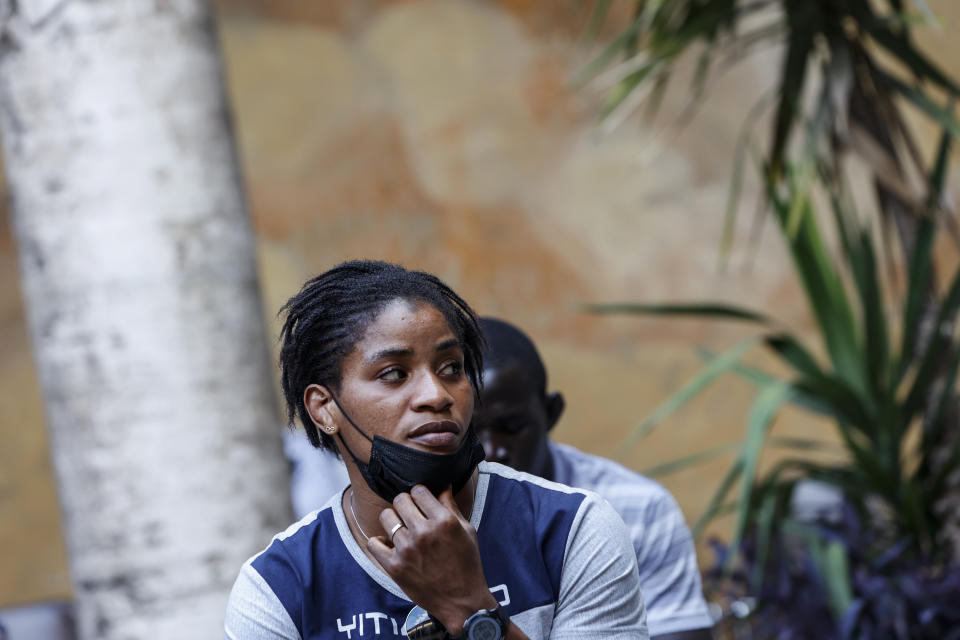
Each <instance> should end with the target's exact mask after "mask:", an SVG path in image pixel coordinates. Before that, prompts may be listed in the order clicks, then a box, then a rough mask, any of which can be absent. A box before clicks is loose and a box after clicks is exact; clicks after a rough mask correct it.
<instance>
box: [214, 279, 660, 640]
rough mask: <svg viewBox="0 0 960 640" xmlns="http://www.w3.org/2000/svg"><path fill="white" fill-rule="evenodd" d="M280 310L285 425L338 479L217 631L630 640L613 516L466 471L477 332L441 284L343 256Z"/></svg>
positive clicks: (264, 558)
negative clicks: (340, 485)
mask: <svg viewBox="0 0 960 640" xmlns="http://www.w3.org/2000/svg"><path fill="white" fill-rule="evenodd" d="M284 311H285V312H286V318H285V323H284V326H283V331H282V336H281V339H282V348H281V354H280V365H281V369H282V385H283V391H284V396H285V399H286V403H287V408H288V413H289V417H290V419H291V421H292V420H293V419H294V417H296V418H298V419H299V421H300V422H301V424H302V425H303V426H304V428H305V430H306V432H307V434H308V436H309V438H310V440H311V442H312V443H313V445H314V446H317V447H320V448H324V449H328V450H332V451H336V452H338V453H339V454H340V455H342V456H343V458H344V462H345V464H346V466H347V472H348V474H349V476H350V480H351V485H350V486H349V487H347V488H346V489H345V490H344V491H343V492H342V493H340V494H338V495H337V496H335V497H334V498H333V499H331V501H330V502H328V503H327V505H326V507H325V508H323V509H321V510H319V511H317V512H315V513H313V514H310V515H308V516H307V517H305V518H304V519H302V520H301V521H300V522H298V523H296V524H294V525H292V526H291V527H290V528H288V529H287V530H286V531H284V532H283V533H281V534H278V535H277V536H276V537H275V538H274V540H273V541H272V542H271V544H270V545H269V546H268V547H267V548H266V549H265V550H264V551H262V552H261V553H260V554H258V555H256V556H254V557H253V558H251V559H250V560H249V561H247V563H245V564H244V566H243V567H242V569H241V571H240V575H239V577H238V578H237V581H236V584H235V585H234V588H233V592H232V593H231V596H230V603H229V605H228V608H227V616H226V623H225V633H226V637H227V638H230V639H231V640H234V639H236V640H248V639H258V640H259V639H265V638H270V639H274V638H284V639H286V638H295V639H299V638H303V639H305V640H306V639H308V638H345V639H346V640H354V638H357V639H360V638H369V637H378V636H380V637H396V636H399V637H403V635H404V631H405V630H404V627H405V626H406V627H407V630H409V631H410V637H431V638H433V637H437V638H444V637H454V638H461V637H462V638H483V639H489V640H496V639H498V638H509V639H510V640H519V639H521V638H547V637H550V638H577V640H581V639H582V638H583V637H590V638H604V637H617V638H647V634H646V621H645V615H644V609H643V603H642V600H641V597H640V590H639V583H638V577H637V567H636V561H635V556H634V553H633V549H632V547H631V545H630V542H629V539H628V537H627V534H626V530H625V527H624V525H623V523H622V521H620V519H619V518H618V516H617V515H616V514H615V513H614V512H613V510H612V509H611V508H610V507H609V506H608V505H607V504H606V503H604V502H603V501H602V500H600V499H598V498H597V497H596V496H595V495H593V494H590V493H588V492H584V491H579V490H575V489H570V488H568V487H564V486H562V485H557V484H553V483H549V482H546V481H544V480H540V479H539V478H535V477H533V476H529V475H526V474H523V473H519V472H516V471H513V470H511V469H509V468H507V467H504V466H501V465H496V464H490V463H486V462H482V460H483V448H482V446H481V445H480V442H479V440H478V438H477V436H476V434H475V433H474V431H473V429H472V427H471V418H472V416H473V409H474V405H475V403H476V398H477V391H478V389H479V387H480V383H481V381H480V372H481V371H482V355H481V350H482V342H483V339H482V337H481V333H480V330H479V327H478V325H477V319H476V316H475V314H474V313H473V311H472V310H471V309H470V307H469V306H468V305H467V304H466V302H464V301H463V300H462V299H461V298H460V297H459V296H458V295H457V294H456V293H455V292H454V291H453V290H451V289H450V288H449V287H447V286H446V285H445V284H444V283H442V282H441V281H440V280H439V279H437V278H436V277H435V276H432V275H430V274H426V273H422V272H418V271H408V270H406V269H404V268H402V267H399V266H396V265H391V264H386V263H383V262H371V261H353V262H347V263H344V264H341V265H339V266H338V267H335V268H334V269H331V270H330V271H327V272H326V273H323V274H321V275H319V276H317V277H316V278H313V279H312V280H310V281H308V282H307V283H306V284H305V285H304V286H303V288H302V289H301V291H300V292H299V293H298V294H297V295H296V296H294V297H293V298H291V299H290V300H289V301H288V302H287V304H286V305H285V307H284ZM418 634H419V635H418Z"/></svg>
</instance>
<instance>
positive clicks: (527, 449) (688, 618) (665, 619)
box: [474, 318, 713, 640]
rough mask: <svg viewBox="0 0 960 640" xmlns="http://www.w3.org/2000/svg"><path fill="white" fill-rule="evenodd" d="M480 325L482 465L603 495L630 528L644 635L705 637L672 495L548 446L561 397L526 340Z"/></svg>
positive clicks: (477, 421)
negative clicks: (484, 462) (482, 342)
mask: <svg viewBox="0 0 960 640" xmlns="http://www.w3.org/2000/svg"><path fill="white" fill-rule="evenodd" d="M480 326H481V329H482V330H483V333H484V336H485V337H486V339H487V343H488V349H487V352H486V354H485V356H484V372H483V390H482V392H481V394H480V397H481V402H480V405H479V407H478V409H477V413H476V414H475V416H474V425H475V427H476V429H477V433H478V435H479V436H480V440H481V442H482V443H483V446H484V449H485V451H486V456H487V460H488V461H491V462H499V463H501V464H505V465H509V466H511V467H513V468H515V469H519V470H520V471H526V472H528V473H532V474H534V475H538V476H540V477H543V478H546V479H547V480H553V481H554V482H560V483H562V484H566V485H569V486H572V487H579V488H583V489H589V490H591V491H595V492H597V493H599V494H600V495H601V496H603V497H604V498H606V499H607V501H608V502H610V504H611V505H613V508H614V509H616V511H617V513H619V514H620V517H621V518H623V520H624V522H626V524H627V528H628V529H629V531H630V536H631V538H632V541H633V547H634V551H635V552H636V554H637V563H638V565H639V568H640V584H641V588H642V589H643V599H644V601H645V602H646V606H647V624H648V626H649V630H650V637H651V638H653V639H654V640H708V639H709V638H711V637H712V636H711V633H710V627H711V626H712V624H713V621H712V618H711V617H710V614H709V611H708V609H707V604H706V601H705V600H704V598H703V592H702V590H701V586H700V573H699V570H698V568H697V559H696V552H695V550H694V546H693V538H692V536H691V535H690V530H689V528H688V527H687V524H686V521H685V520H684V517H683V513H682V512H681V511H680V507H679V506H678V505H677V503H676V501H675V500H674V499H673V496H671V495H670V493H669V492H668V491H667V490H666V489H664V488H663V487H662V486H660V485H659V484H657V483H656V482H654V481H653V480H650V479H649V478H646V477H644V476H641V475H639V474H637V473H634V472H633V471H630V470H629V469H627V468H625V467H623V466H621V465H619V464H617V463H615V462H613V461H611V460H607V459H605V458H600V457H598V456H593V455H588V454H586V453H583V452H581V451H578V450H577V449H574V448H573V447H570V446H567V445H563V444H558V443H555V442H551V441H550V439H549V438H548V433H549V432H550V430H551V429H552V428H553V427H554V425H556V423H557V421H558V420H559V419H560V415H561V414H562V413H563V409H564V399H563V396H562V395H561V394H560V393H559V392H556V391H554V392H550V393H548V392H547V373H546V369H545V368H544V366H543V361H542V360H541V359H540V355H539V354H538V353H537V349H536V347H535V346H534V344H533V342H532V341H531V340H530V338H528V337H527V336H526V335H525V334H524V333H523V332H522V331H520V330H519V329H518V328H516V327H514V326H513V325H511V324H509V323H507V322H504V321H503V320H498V319H496V318H482V319H481V320H480ZM583 428H589V425H584V426H583Z"/></svg>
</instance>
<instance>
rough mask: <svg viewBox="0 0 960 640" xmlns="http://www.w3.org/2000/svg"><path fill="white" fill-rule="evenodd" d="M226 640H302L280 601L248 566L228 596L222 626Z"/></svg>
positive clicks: (247, 564)
mask: <svg viewBox="0 0 960 640" xmlns="http://www.w3.org/2000/svg"><path fill="white" fill-rule="evenodd" d="M223 637H224V639H225V640H301V639H300V632H299V631H298V630H297V627H296V625H294V623H293V620H291V619H290V615H289V614H288V613H287V610H286V609H284V607H283V604H281V602H280V599H279V598H277V595H276V594H275V593H274V592H273V590H272V589H271V588H270V585H268V584H267V582H266V580H264V579H263V577H262V576H261V575H260V574H259V573H257V571H256V569H254V568H253V567H252V566H251V565H250V563H249V562H248V563H246V564H244V565H243V568H242V569H241V570H240V575H239V576H237V581H236V582H234V584H233V590H232V591H231V592H230V600H229V601H228V603H227V614H226V619H225V620H224V625H223Z"/></svg>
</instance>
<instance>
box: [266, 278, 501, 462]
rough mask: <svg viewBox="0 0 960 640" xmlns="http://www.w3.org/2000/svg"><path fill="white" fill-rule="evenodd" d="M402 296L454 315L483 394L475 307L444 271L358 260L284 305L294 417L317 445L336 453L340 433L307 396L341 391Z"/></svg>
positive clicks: (285, 384)
mask: <svg viewBox="0 0 960 640" xmlns="http://www.w3.org/2000/svg"><path fill="white" fill-rule="evenodd" d="M395 300H406V301H410V302H423V303H427V304H429V305H431V306H433V307H435V308H436V309H437V310H438V311H439V312H440V313H442V314H443V316H444V317H445V318H446V320H447V323H448V324H449V325H450V329H451V330H452V331H453V333H454V335H455V336H456V337H457V340H458V341H459V342H460V347H461V349H463V354H464V370H465V371H466V373H467V377H468V378H469V380H470V383H471V385H472V386H473V390H474V394H475V395H476V394H479V391H480V387H481V385H482V384H483V379H482V376H483V350H484V348H485V343H484V339H483V333H482V332H481V331H480V325H479V323H478V320H477V315H476V314H475V313H474V311H473V309H471V308H470V305H468V304H467V303H466V301H464V299H463V298H461V297H460V296H459V295H457V293H456V292H455V291H454V290H453V289H451V288H450V287H449V286H447V285H446V284H445V283H444V282H443V281H442V280H440V279H439V278H437V277H436V276H434V275H432V274H429V273H425V272H423V271H412V270H408V269H405V268H403V267H401V266H399V265H395V264H390V263H387V262H380V261H375V260H351V261H349V262H344V263H342V264H339V265H337V266H336V267H334V268H332V269H330V270H329V271H325V272H324V273H321V274H320V275H318V276H315V277H313V278H311V279H310V280H308V281H307V282H306V283H304V285H303V287H301V289H300V291H299V292H298V293H297V294H296V295H295V296H293V297H292V298H290V299H289V300H288V301H287V303H286V304H285V305H283V307H282V308H281V309H280V315H285V317H284V321H283V328H282V329H281V331H280V358H279V364H280V374H281V375H280V382H281V387H282V389H283V396H284V400H285V402H286V405H287V421H288V422H289V423H290V424H291V425H293V424H294V421H295V419H299V421H300V424H301V425H302V426H303V428H304V431H306V433H307V437H308V438H309V439H310V442H311V443H312V444H313V446H315V447H318V448H323V449H327V450H329V451H334V452H336V447H335V446H334V443H333V438H332V437H330V436H329V435H327V434H325V433H323V432H321V431H319V430H318V429H317V428H316V427H315V426H314V424H313V421H312V420H311V419H310V414H309V412H308V411H307V407H306V405H305V404H304V402H303V394H304V391H305V390H306V388H307V387H308V386H309V385H311V384H320V385H324V386H327V387H329V388H331V389H333V391H335V392H339V391H340V382H341V378H340V375H341V371H340V365H341V363H342V362H343V359H344V357H346V356H347V354H349V353H350V351H351V350H352V349H353V347H354V346H355V345H356V344H357V342H359V341H360V340H361V339H362V338H363V336H364V333H365V332H366V330H367V327H368V326H369V325H370V323H371V322H373V321H374V320H375V319H376V317H377V316H378V315H379V314H380V312H381V311H383V309H384V308H385V307H386V306H387V305H389V304H390V303H391V302H393V301H395Z"/></svg>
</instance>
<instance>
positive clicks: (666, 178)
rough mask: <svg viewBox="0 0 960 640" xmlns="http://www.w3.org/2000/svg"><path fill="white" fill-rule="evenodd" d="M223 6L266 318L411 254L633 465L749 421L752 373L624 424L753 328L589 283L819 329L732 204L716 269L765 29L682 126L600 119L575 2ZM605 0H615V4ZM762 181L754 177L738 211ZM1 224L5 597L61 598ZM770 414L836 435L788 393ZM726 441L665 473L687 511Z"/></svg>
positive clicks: (437, 0)
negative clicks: (538, 368) (653, 312)
mask: <svg viewBox="0 0 960 640" xmlns="http://www.w3.org/2000/svg"><path fill="white" fill-rule="evenodd" d="M931 4H932V5H933V6H934V8H935V10H936V11H938V13H939V14H940V15H942V16H943V18H944V22H945V25H944V28H943V30H942V32H939V33H937V32H930V34H929V37H925V38H924V45H925V46H927V47H929V48H930V49H931V50H932V52H933V53H934V55H935V56H937V57H938V59H940V60H941V61H942V62H943V64H944V65H945V66H946V67H947V68H948V69H949V70H950V71H951V72H952V73H953V74H954V76H960V56H958V55H957V54H958V52H960V49H958V48H957V45H956V43H955V42H952V41H951V38H950V34H951V33H952V34H956V33H957V28H958V26H957V25H956V22H957V21H960V9H958V8H957V7H956V5H955V4H953V3H951V2H950V1H949V0H940V1H939V2H931ZM219 9H220V15H221V34H222V44H223V49H224V53H225V57H226V61H227V69H228V76H229V82H230V91H231V94H232V98H233V103H234V109H235V116H236V126H237V133H238V137H239V142H240V148H241V153H242V160H243V164H244V167H245V173H246V179H247V185H248V190H249V196H250V202H251V208H252V215H253V221H254V226H255V229H256V233H257V237H258V243H259V260H260V266H261V274H262V281H263V290H264V299H265V301H266V306H267V308H266V309H265V317H266V319H267V321H268V322H270V323H271V327H273V329H274V332H275V329H276V327H275V324H274V314H275V313H276V311H277V309H278V308H279V306H280V305H281V304H282V303H283V301H284V300H285V299H286V298H287V296H289V295H290V294H291V293H293V292H294V291H295V289H296V288H297V287H298V286H299V284H300V283H301V282H302V281H303V280H304V279H305V278H307V277H308V276H309V275H311V274H314V273H316V272H318V271H320V270H323V269H326V268H328V267H330V266H332V265H334V264H336V263H337V262H339V261H342V260H345V259H349V258H355V257H370V258H382V259H387V260H394V261H400V262H403V263H404V264H406V265H408V266H410V267H416V268H422V269H426V270H429V271H433V272H435V273H437V274H438V275H440V276H441V277H442V278H444V279H445V280H447V281H448V282H449V283H450V284H452V285H453V286H454V287H455V288H456V289H457V290H458V291H460V292H461V293H462V294H464V295H465V297H466V298H467V299H468V300H469V301H470V302H471V303H472V304H473V305H474V306H475V307H476V308H477V309H478V311H480V312H481V313H483V314H492V315H499V316H502V317H505V318H507V319H510V320H512V321H514V322H516V323H517V324H519V325H520V326H522V327H523V328H525V329H526V330H527V331H528V332H529V333H530V334H531V335H532V336H533V337H534V338H535V340H536V341H537V343H538V344H539V345H540V347H541V350H542V353H543V355H544V358H545V360H546V362H547V365H548V368H549V372H550V384H551V386H552V387H554V388H557V389H561V390H562V391H564V393H565V394H566V396H567V406H568V409H567V413H566V415H565V417H564V419H563V420H562V421H561V423H560V425H559V426H558V427H557V429H556V432H555V435H556V437H557V438H558V439H560V440H563V441H567V442H570V443H573V444H575V445H577V446H580V447H582V448H583V449H585V450H588V451H592V452H597V453H602V454H609V455H615V456H618V457H621V458H622V459H623V461H624V462H625V463H626V464H628V465H629V466H631V467H633V468H636V469H641V470H642V469H644V468H647V467H649V466H652V465H654V464H657V463H659V462H662V461H664V460H668V459H670V458H673V457H675V456H678V455H680V454H683V453H689V452H692V451H695V450H699V449H702V448H706V447H708V446H711V445H715V444H720V443H724V442H729V441H732V440H735V439H737V438H738V437H739V435H740V433H741V432H742V427H743V423H744V419H745V416H746V414H747V411H748V410H749V403H750V400H751V398H752V397H753V390H752V389H751V388H749V387H748V386H747V385H746V384H744V383H742V382H740V381H737V380H724V381H722V382H720V383H718V384H717V385H716V386H715V387H714V388H712V389H711V390H710V391H708V392H707V393H706V394H705V395H704V396H703V397H702V398H700V399H699V400H697V401H696V402H694V403H692V404H691V405H690V406H689V407H687V408H685V409H684V410H683V411H681V412H679V413H678V414H677V415H676V416H674V417H673V418H671V419H670V420H669V421H668V422H666V423H665V424H664V425H663V426H662V427H661V428H660V429H659V430H658V431H656V432H655V433H654V434H652V435H651V436H650V437H649V438H648V439H646V440H644V441H643V442H642V443H641V444H640V445H638V446H636V447H634V448H633V449H631V450H629V451H625V450H624V449H623V447H622V446H620V443H622V441H623V439H624V437H625V436H626V434H627V433H628V432H629V430H630V429H631V427H633V426H635V425H636V424H637V423H638V422H639V421H640V419H641V418H642V417H643V416H645V415H646V414H648V413H649V412H650V411H651V410H652V409H653V408H654V407H656V406H657V405H658V404H659V403H660V402H661V401H662V400H663V399H664V398H665V397H666V396H667V395H668V394H669V393H670V392H671V391H672V390H675V389H677V388H678V386H679V385H681V384H682V383H683V382H684V381H685V380H686V379H688V378H689V377H690V376H691V375H692V374H693V373H694V372H695V371H696V370H697V368H698V367H699V366H700V365H701V361H700V360H699V359H698V357H697V356H696V354H695V352H694V346H695V345H706V346H708V347H710V348H712V349H715V350H720V349H724V348H727V347H729V346H731V345H732V344H734V342H736V341H737V340H738V339H740V338H741V337H743V336H745V335H747V333H746V330H745V329H744V328H742V327H735V326H730V325H715V324H714V325H708V324H700V323H693V322H689V321H654V320H651V319H644V320H638V319H629V318H598V317H593V316H590V315H586V314H584V313H582V312H580V311H579V309H578V305H580V304H582V303H583V302H588V301H604V300H646V301H652V300H664V299H687V300H691V299H700V298H705V297H709V298H713V299H716V298H722V299H728V300H735V301H738V302H740V303H743V304H748V305H752V306H757V307H761V308H763V309H766V310H768V311H770V312H773V313H775V314H776V315H777V316H778V317H780V318H782V319H783V321H784V322H786V323H787V324H788V325H790V326H792V327H793V328H795V329H797V330H800V331H807V330H809V328H810V319H809V318H808V317H807V314H806V312H805V309H804V306H803V301H802V299H801V298H800V294H799V292H798V290H797V288H796V286H795V283H794V282H793V279H792V276H791V273H790V271H789V268H788V265H786V264H785V262H784V260H783V256H782V253H783V252H782V248H781V245H780V240H779V238H778V237H777V236H776V234H775V232H774V229H773V228H772V227H770V228H768V229H767V230H766V232H765V235H764V236H763V238H762V242H761V243H760V245H759V247H758V248H756V249H755V250H747V249H745V247H746V245H747V241H746V238H747V235H748V232H749V223H750V221H749V219H748V218H749V216H748V215H745V216H743V220H742V224H741V225H740V227H739V228H738V229H737V232H736V236H735V239H736V244H735V248H736V249H735V251H734V253H733V256H732V259H731V262H730V264H729V266H728V267H727V268H726V269H725V270H720V269H718V268H717V262H718V260H717V258H718V246H719V238H720V234H721V225H722V211H723V207H724V204H725V199H726V194H727V186H728V179H729V172H730V158H731V154H732V148H733V144H734V141H735V138H736V135H737V131H738V128H739V127H740V125H741V123H742V120H743V118H744V115H745V114H746V111H747V110H748V108H749V105H750V104H751V103H752V100H753V99H752V98H751V96H756V95H758V93H759V92H760V91H762V90H763V89H764V88H766V87H767V86H769V84H770V83H771V82H772V79H773V78H774V76H775V73H776V68H775V66H774V65H775V64H776V59H777V56H776V55H775V54H776V52H775V51H774V52H770V51H767V52H764V53H762V54H761V55H759V56H757V57H755V58H752V59H749V60H747V61H746V62H745V63H744V65H743V66H741V67H740V68H738V69H736V70H734V71H732V72H728V73H726V74H725V75H724V76H723V77H722V79H721V80H719V81H718V82H716V83H715V84H714V85H713V86H712V88H711V93H710V97H709V101H708V102H707V103H706V104H705V106H704V108H703V109H702V110H701V111H700V113H699V115H698V117H697V118H696V119H694V120H693V121H692V122H691V123H690V124H689V125H687V126H686V127H685V128H683V129H682V130H681V129H678V128H677V126H676V123H677V120H678V114H679V113H680V112H681V111H682V109H683V107H684V105H685V104H686V98H687V93H686V88H685V86H684V85H682V83H681V84H680V86H678V87H677V89H676V90H675V91H674V92H672V93H669V94H668V95H667V97H666V100H665V103H664V107H663V109H662V112H661V116H660V118H659V119H658V120H657V121H656V122H655V124H654V125H653V126H650V125H648V124H644V123H642V122H641V121H640V120H639V119H636V118H634V119H630V120H628V121H627V122H625V123H623V124H622V125H621V126H620V127H618V128H616V129H615V130H613V131H607V130H605V129H604V128H598V127H597V126H596V123H595V120H594V116H593V114H594V111H593V105H594V104H595V102H596V99H597V94H596V93H595V92H591V91H590V90H589V89H579V90H578V89H574V88H572V87H571V84H570V82H569V81H570V78H571V75H572V73H573V71H574V70H576V69H577V68H579V66H580V65H581V64H582V63H583V61H584V59H585V56H586V50H585V48H584V46H583V44H582V43H581V42H580V41H579V38H580V35H581V33H582V29H583V25H584V22H585V19H586V16H587V11H586V9H585V8H584V3H582V2H579V1H575V0H500V1H493V0H489V1H485V2H483V1H479V0H406V1H387V0H380V1H374V0H322V1H312V2H310V1H304V0H221V2H220V5H219ZM614 13H615V19H616V17H618V16H625V15H628V14H629V3H627V2H622V1H621V2H619V3H615V6H614ZM615 19H614V21H615ZM611 27H612V25H608V29H609V28H611ZM926 35H927V34H925V36H926ZM760 126H763V123H762V122H761V123H760ZM924 135H925V137H926V138H927V139H930V138H931V136H932V135H933V132H932V131H931V130H924ZM754 201H755V193H754V191H753V189H752V187H751V186H750V185H749V184H748V185H747V187H746V191H745V196H744V202H745V203H747V206H745V210H746V211H747V213H750V211H749V210H750V209H751V207H752V204H753V202H754ZM0 225H3V226H0V284H2V285H3V286H2V288H0V322H3V329H4V331H3V333H2V336H0V341H2V343H0V348H2V349H3V359H2V362H0V442H2V443H3V446H2V447H0V606H2V605H4V604H13V603H19V602H28V601H33V600H37V599H43V598H51V597H63V596H66V595H68V593H69V585H68V582H67V576H66V570H65V555H64V550H63V544H62V541H61V537H60V532H59V526H60V525H59V520H58V517H57V511H56V506H55V497H54V491H53V486H52V482H51V479H50V473H49V465H48V461H47V456H46V453H45V449H44V447H45V444H44V433H43V419H42V410H41V403H40V399H39V396H38V392H37V390H36V382H35V376H34V372H33V367H32V363H31V360H30V354H29V347H28V344H27V334H26V330H25V328H24V322H23V309H22V305H21V301H20V299H19V297H18V295H17V287H16V266H15V248H14V247H13V244H12V240H11V233H10V230H9V228H8V226H7V225H8V221H7V220H6V218H5V217H3V218H0ZM945 251H949V249H947V250H945ZM947 257H949V256H947ZM754 359H755V360H756V361H757V362H759V363H762V364H769V363H767V362H766V361H765V359H764V358H763V357H762V356H761V355H759V354H757V355H756V356H754ZM279 422H280V419H279V417H278V424H279ZM777 429H778V430H779V431H781V432H782V433H784V434H787V433H792V434H806V435H809V434H811V433H814V434H816V433H824V432H825V430H824V428H823V426H822V425H818V424H815V423H813V422H811V421H809V419H807V418H805V417H804V416H801V415H799V414H787V415H786V416H785V418H784V419H783V420H782V421H781V422H780V423H779V424H778V426H777ZM727 464H729V460H726V459H721V460H717V461H714V462H711V463H708V464H704V465H703V466H702V467H698V468H697V469H696V470H693V471H688V472H684V473H679V474H675V475H671V476H667V477H665V478H663V479H662V481H663V482H664V484H665V485H666V486H667V487H668V488H669V489H671V490H672V491H673V492H674V494H675V495H676V496H677V498H678V499H679V501H680V503H681V505H682V506H683V508H684V510H685V512H686V513H687V515H688V517H689V518H691V519H692V518H694V517H695V516H696V514H697V513H699V511H700V509H702V507H703V506H704V504H705V502H706V500H707V499H708V497H709V495H710V492H711V491H712V489H713V487H714V486H715V485H716V483H717V481H718V479H719V476H720V475H721V474H722V473H723V471H724V470H725V467H726V465H727Z"/></svg>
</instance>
